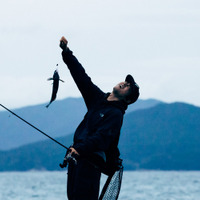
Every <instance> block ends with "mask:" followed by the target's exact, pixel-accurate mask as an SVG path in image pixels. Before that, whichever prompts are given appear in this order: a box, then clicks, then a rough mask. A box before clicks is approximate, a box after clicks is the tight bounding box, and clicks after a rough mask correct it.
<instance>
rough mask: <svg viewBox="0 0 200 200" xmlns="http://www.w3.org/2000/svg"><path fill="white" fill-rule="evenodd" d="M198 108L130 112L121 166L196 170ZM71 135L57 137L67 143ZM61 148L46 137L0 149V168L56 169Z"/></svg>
mask: <svg viewBox="0 0 200 200" xmlns="http://www.w3.org/2000/svg"><path fill="white" fill-rule="evenodd" d="M199 122H200V108H199V107H195V106H192V105H188V104H184V103H172V104H158V105H157V106H154V107H151V108H148V109H143V110H137V111H134V112H130V113H128V114H127V115H126V117H125V119H124V124H123V128H122V133H121V137H120V144H119V148H120V151H121V157H122V158H123V160H124V162H123V163H124V167H125V170H135V169H154V170H157V169H159V170H200V148H199V145H200V123H199ZM72 137H73V135H72V134H71V135H67V136H65V137H61V138H58V140H59V141H60V142H62V143H63V144H65V145H66V146H69V145H70V144H71V142H72ZM64 155H65V149H64V148H62V147H60V146H59V145H57V144H55V143H54V142H52V141H50V140H46V141H41V142H38V143H34V144H30V145H25V146H22V147H20V148H17V149H13V150H9V151H1V152H0V158H1V159H0V171H13V170H18V171H24V170H31V169H38V170H44V169H46V170H59V169H60V168H59V167H58V164H59V163H60V162H61V161H62V159H63V156H64Z"/></svg>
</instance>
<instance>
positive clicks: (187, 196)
mask: <svg viewBox="0 0 200 200" xmlns="http://www.w3.org/2000/svg"><path fill="white" fill-rule="evenodd" d="M66 178H67V173H66V172H63V171H62V172H47V171H40V172H36V171H30V172H2V173H0V200H67V197H66ZM105 180H106V176H102V179H101V188H102V186H103V184H104V182H105ZM119 200H200V171H125V172H124V176H123V180H122V187H121V192H120V196H119Z"/></svg>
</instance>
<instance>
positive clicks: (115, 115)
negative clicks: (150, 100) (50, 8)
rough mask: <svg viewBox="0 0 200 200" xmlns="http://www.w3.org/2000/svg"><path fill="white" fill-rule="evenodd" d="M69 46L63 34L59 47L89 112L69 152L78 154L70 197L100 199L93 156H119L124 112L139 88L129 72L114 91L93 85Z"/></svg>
mask: <svg viewBox="0 0 200 200" xmlns="http://www.w3.org/2000/svg"><path fill="white" fill-rule="evenodd" d="M67 45H68V41H67V40H66V39H65V38H64V37H62V38H61V40H60V47H61V48H62V50H63V51H62V56H63V60H64V62H65V64H66V65H67V66H68V68H69V70H70V73H71V75H72V77H73V79H74V81H75V83H76V85H77V87H78V89H79V90H80V92H81V94H82V96H83V99H84V101H85V104H86V107H87V113H86V115H85V117H84V119H83V121H82V122H81V123H80V125H79V126H78V128H77V129H76V131H75V134H74V143H73V145H72V147H71V148H70V150H71V152H70V154H71V155H74V156H76V157H77V156H78V159H77V163H74V162H70V163H69V167H68V182H67V195H68V198H69V200H97V199H98V194H99V184H100V175H101V171H100V170H99V167H98V164H97V165H95V164H94V163H93V161H92V160H91V159H90V158H92V157H93V158H95V159H96V160H97V161H98V159H99V158H100V157H102V158H103V159H108V157H109V156H110V157H112V158H118V156H119V150H118V148H117V146H118V142H119V136H120V129H121V126H122V122H123V115H124V113H125V110H126V109H127V106H128V105H129V104H131V103H134V102H135V101H136V100H137V99H138V96H139V87H138V85H137V84H136V83H135V81H134V79H133V77H132V76H131V75H128V76H127V77H126V80H125V81H123V82H121V83H119V84H118V85H116V86H115V87H114V88H113V91H112V92H111V93H104V92H103V91H101V90H100V89H99V88H98V87H97V86H96V85H95V84H93V82H92V81H91V78H90V77H89V76H88V75H87V74H86V72H85V70H84V68H83V67H82V65H81V64H80V63H79V61H78V60H77V59H76V57H75V56H74V55H73V53H72V51H71V50H70V49H69V48H68V46H67ZM99 155H100V157H99ZM104 155H106V158H105V157H104Z"/></svg>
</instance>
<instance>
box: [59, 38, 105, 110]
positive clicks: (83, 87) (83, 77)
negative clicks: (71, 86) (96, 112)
mask: <svg viewBox="0 0 200 200" xmlns="http://www.w3.org/2000/svg"><path fill="white" fill-rule="evenodd" d="M67 45H68V41H67V40H66V39H65V37H62V38H61V39H60V47H61V49H62V50H63V51H62V57H63V60H64V62H65V64H66V65H67V66H68V69H69V70H70V73H71V75H72V77H73V79H74V81H75V83H76V85H77V87H78V89H79V90H80V92H81V94H82V96H83V98H84V101H85V103H86V106H87V108H89V107H90V106H92V105H93V104H94V103H95V101H96V100H97V99H98V98H100V97H101V96H102V95H104V93H103V92H102V91H101V90H100V89H99V88H98V87H97V86H96V85H95V84H94V83H93V82H92V80H91V78H90V77H89V76H88V75H87V74H86V72H85V70H84V68H83V66H82V65H81V64H80V63H79V61H78V60H77V58H76V57H75V56H74V55H73V52H72V51H71V50H70V49H69V48H68V46H67Z"/></svg>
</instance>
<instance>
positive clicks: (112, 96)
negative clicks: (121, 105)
mask: <svg viewBox="0 0 200 200" xmlns="http://www.w3.org/2000/svg"><path fill="white" fill-rule="evenodd" d="M107 101H119V99H118V98H117V97H116V96H115V95H114V94H113V92H112V93H110V95H109V96H108V98H107Z"/></svg>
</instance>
